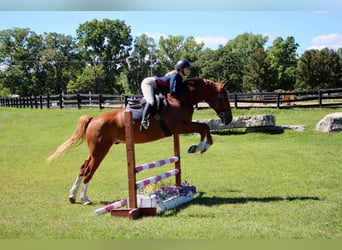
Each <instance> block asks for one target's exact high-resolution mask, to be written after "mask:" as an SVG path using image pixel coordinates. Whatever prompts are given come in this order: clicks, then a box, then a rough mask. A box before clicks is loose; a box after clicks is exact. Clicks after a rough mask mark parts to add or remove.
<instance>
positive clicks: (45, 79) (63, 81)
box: [36, 33, 84, 94]
mask: <svg viewBox="0 0 342 250" xmlns="http://www.w3.org/2000/svg"><path fill="white" fill-rule="evenodd" d="M75 48H76V44H75V41H74V39H73V38H72V37H71V36H65V35H63V34H58V33H48V34H45V37H44V46H43V49H42V50H41V51H40V52H39V53H40V62H39V68H40V69H41V72H40V71H39V70H38V71H37V72H36V74H37V78H39V87H40V89H42V90H44V93H46V94H47V93H50V94H58V93H62V92H66V91H67V84H68V82H69V81H70V80H71V81H72V80H73V79H75V78H76V77H77V76H78V75H79V74H80V72H81V69H82V67H83V66H84V64H82V63H81V62H80V57H79V55H78V53H77V52H76V50H75Z"/></svg>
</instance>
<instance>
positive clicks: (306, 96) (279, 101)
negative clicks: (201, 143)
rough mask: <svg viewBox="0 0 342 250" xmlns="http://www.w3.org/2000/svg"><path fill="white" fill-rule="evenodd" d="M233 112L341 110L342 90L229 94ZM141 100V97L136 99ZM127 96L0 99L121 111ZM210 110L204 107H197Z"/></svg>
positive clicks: (10, 102)
mask: <svg viewBox="0 0 342 250" xmlns="http://www.w3.org/2000/svg"><path fill="white" fill-rule="evenodd" d="M228 96H229V100H230V102H231V106H232V107H233V108H236V109H238V108H285V107H324V106H336V107H342V89H326V90H311V91H296V92H289V91H288V92H282V93H275V92H257V93H229V94H228ZM136 97H138V96H136ZM126 99H127V96H123V95H105V94H103V95H102V94H60V95H51V96H49V95H48V96H30V97H13V98H0V106H1V107H17V108H40V109H43V108H77V109H81V108H99V109H103V108H122V107H124V106H125V105H126ZM197 107H198V108H200V107H207V105H206V104H205V103H200V104H199V105H197Z"/></svg>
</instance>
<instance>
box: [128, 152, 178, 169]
mask: <svg viewBox="0 0 342 250" xmlns="http://www.w3.org/2000/svg"><path fill="white" fill-rule="evenodd" d="M177 161H179V157H178V156H173V157H169V158H166V159H164V160H160V161H154V162H149V163H146V164H142V165H138V166H136V167H135V171H136V172H137V173H138V172H141V171H143V170H146V169H151V168H156V167H161V166H163V165H165V164H169V163H174V162H177Z"/></svg>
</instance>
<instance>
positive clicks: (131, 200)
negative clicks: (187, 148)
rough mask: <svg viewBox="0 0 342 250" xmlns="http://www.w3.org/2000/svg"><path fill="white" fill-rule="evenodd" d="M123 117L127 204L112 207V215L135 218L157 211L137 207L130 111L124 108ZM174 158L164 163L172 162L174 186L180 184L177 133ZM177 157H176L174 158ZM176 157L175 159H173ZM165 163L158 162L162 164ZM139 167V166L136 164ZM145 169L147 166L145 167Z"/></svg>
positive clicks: (174, 143)
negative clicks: (121, 206)
mask: <svg viewBox="0 0 342 250" xmlns="http://www.w3.org/2000/svg"><path fill="white" fill-rule="evenodd" d="M124 115H125V117H124V119H125V136H126V158H127V176H128V199H127V200H128V205H127V209H113V210H111V215H112V216H119V217H129V218H130V219H137V218H140V217H142V216H154V215H156V213H157V211H156V208H138V207H137V182H136V172H139V171H137V169H136V165H135V148H134V124H133V122H132V120H133V119H132V112H131V111H129V110H126V111H125V112H124ZM173 148H174V157H171V158H174V159H173V160H171V158H169V159H168V160H166V161H169V162H166V163H171V162H174V168H175V169H174V170H173V172H174V174H172V175H174V176H175V184H176V186H180V185H181V164H180V146H179V135H178V134H176V135H173ZM176 158H177V159H176ZM175 159H176V160H175ZM166 163H161V162H159V163H158V164H159V165H160V166H161V165H164V164H166ZM158 164H157V165H158ZM138 167H139V166H138ZM146 169H147V168H146Z"/></svg>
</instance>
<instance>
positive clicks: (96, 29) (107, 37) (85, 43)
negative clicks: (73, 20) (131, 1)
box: [76, 19, 132, 93]
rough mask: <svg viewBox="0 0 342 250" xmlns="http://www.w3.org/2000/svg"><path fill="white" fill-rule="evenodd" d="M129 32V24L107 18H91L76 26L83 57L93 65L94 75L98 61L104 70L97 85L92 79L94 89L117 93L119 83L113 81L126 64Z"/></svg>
mask: <svg viewBox="0 0 342 250" xmlns="http://www.w3.org/2000/svg"><path fill="white" fill-rule="evenodd" d="M130 32H131V29H130V27H129V26H126V24H125V22H124V21H120V20H110V19H103V20H102V21H98V20H97V19H94V20H93V21H90V22H85V23H83V24H81V25H80V26H79V28H78V29H77V31H76V33H77V39H78V45H79V49H80V51H81V53H82V56H83V59H84V60H85V61H86V62H87V63H88V64H89V65H92V66H93V69H94V75H95V76H96V71H97V67H98V65H100V64H101V65H102V66H103V70H104V72H105V80H104V84H103V86H102V87H101V88H100V86H99V84H97V81H96V80H95V81H94V92H95V93H121V91H122V89H121V86H120V85H118V84H115V79H116V77H120V74H121V72H122V71H123V70H124V69H125V68H126V67H127V64H126V60H127V58H128V56H129V50H130V49H131V43H132V37H131V35H130ZM95 79H96V77H95Z"/></svg>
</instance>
